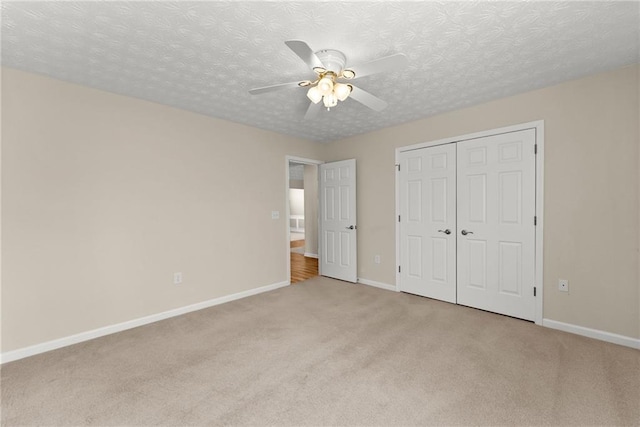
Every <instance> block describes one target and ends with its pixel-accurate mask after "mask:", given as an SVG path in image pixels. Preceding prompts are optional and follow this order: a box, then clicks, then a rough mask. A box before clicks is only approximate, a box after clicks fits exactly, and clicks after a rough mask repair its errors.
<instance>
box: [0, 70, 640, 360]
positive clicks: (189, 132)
mask: <svg viewBox="0 0 640 427" xmlns="http://www.w3.org/2000/svg"><path fill="white" fill-rule="evenodd" d="M639 82H640V79H639V76H638V67H631V68H625V69H621V70H617V71H613V72H610V73H606V74H601V75H597V76H593V77H589V78H585V79H581V80H576V81H572V82H568V83H564V84H561V85H558V86H555V87H551V88H546V89H542V90H538V91H534V92H530V93H526V94H522V95H518V96H515V97H510V98H505V99H501V100H498V101H494V102H490V103H487V104H483V105H479V106H476V107H472V108H468V109H464V110H459V111H455V112H451V113H447V114H442V115H439V116H436V117H432V118H429V119H425V120H420V121H416V122H412V123H407V124H404V125H401V126H396V127H392V128H387V129H383V130H380V131H377V132H373V133H369V134H366V135H361V136H357V137H354V138H349V139H346V140H343V141H337V142H335V143H332V144H329V145H321V144H313V143H309V142H305V141H302V140H299V139H296V138H293V137H287V136H283V135H278V134H275V133H271V132H266V131H261V130H258V129H254V128H251V127H247V126H242V125H239V124H235V123H230V122H226V121H223V120H217V119H213V118H208V117H205V116H201V115H197V114H193V113H189V112H185V111H181V110H177V109H173V108H170V107H166V106H162V105H158V104H153V103H149V102H145V101H141V100H136V99H132V98H127V97H123V96H119V95H114V94H109V93H105V92H101V91H97V90H93V89H88V88H84V87H80V86H76V85H71V84H67V83H64V82H60V81H56V80H52V79H48V78H44V77H40V76H36V75H33V74H28V73H23V72H20V71H16V70H11V69H2V90H3V93H2V105H1V108H2V110H1V112H2V151H3V152H2V159H1V162H2V163H1V164H2V181H1V185H2V218H1V221H2V267H3V268H2V290H1V294H2V302H1V303H2V315H1V321H2V329H1V330H2V351H3V352H6V351H11V350H14V349H18V348H22V347H25V346H28V345H32V344H37V343H42V342H45V341H48V340H52V339H56V338H61V337H65V336H68V335H71V334H75V333H79V332H84V331H88V330H91V329H95V328H98V327H102V326H107V325H111V324H114V323H118V322H123V321H127V320H131V319H136V318H139V317H142V316H145V315H149V314H155V313H158V312H162V311H165V310H169V309H172V308H176V307H182V306H185V305H188V304H192V303H196V302H201V301H205V300H208V299H211V298H216V297H219V296H224V295H229V294H232V293H235V292H240V291H243V290H247V289H252V288H256V287H259V286H263V285H268V284H272V283H278V282H281V281H284V280H286V277H287V272H286V271H285V268H286V262H285V260H283V259H282V257H283V255H284V254H285V253H287V248H288V242H287V241H286V238H285V224H286V223H285V221H286V220H287V218H286V217H285V213H286V209H285V192H284V191H283V189H284V188H286V187H285V186H286V182H285V172H284V167H283V165H284V162H283V159H284V158H285V156H286V155H293V156H299V157H305V158H325V159H328V160H339V159H346V158H356V159H357V161H358V204H359V206H358V214H359V218H358V235H359V242H358V243H359V260H358V261H359V276H360V277H361V278H365V279H369V280H375V281H379V282H383V283H389V284H394V283H395V259H394V258H395V222H394V219H395V212H394V209H395V194H394V191H395V189H394V183H395V172H394V150H395V148H396V147H400V146H405V145H410V144H414V143H418V142H425V141H430V140H435V139H439V138H444V137H450V136H456V135H462V134H466V133H471V132H476V131H481V130H487V129H491V128H497V127H502V126H509V125H513V124H517V123H522V122H529V121H533V120H539V119H543V120H545V126H546V134H545V138H546V142H545V144H546V153H545V169H546V170H545V254H544V261H545V276H544V279H545V300H544V303H545V312H544V315H545V318H549V319H553V320H558V321H562V322H568V323H572V324H576V325H581V326H585V327H590V328H595V329H601V330H605V331H610V332H614V333H619V334H622V335H626V336H630V337H640V312H639V306H640V292H639V284H638V282H639V280H638V279H639V275H640V254H639V252H638V247H639V245H640V229H639V227H638V224H639V222H640V211H639V208H638V201H639V198H640V176H639V174H638V167H639V165H640V152H639V151H640V150H638V145H639V144H638V139H639V138H638V135H639V133H640V123H639V119H638V117H639V114H640V112H639V109H638V97H639V95H640V86H639ZM390 108H392V106H391V107H390ZM231 176H232V177H233V182H234V186H233V188H229V186H228V185H227V183H228V182H230V177H231ZM237 177H241V179H240V181H241V182H238V179H237ZM238 188H244V189H246V190H244V191H238ZM272 210H279V211H280V213H281V215H280V219H279V220H271V211H272ZM255 235H260V236H262V237H261V239H258V240H256V239H254V238H253V236H255ZM274 247H279V248H282V251H280V250H275V251H274V250H273V248H274ZM375 254H380V255H381V257H382V259H381V261H382V262H381V264H375V263H374V262H373V256H374V255H375ZM247 259H251V260H252V266H251V268H250V269H249V268H246V264H245V263H246V260H247ZM176 271H181V272H182V273H183V275H184V283H183V284H182V285H180V286H175V285H173V284H172V274H173V272H176ZM560 277H562V278H567V279H569V280H570V288H571V292H569V293H568V294H562V293H559V292H558V291H557V279H558V278H560Z"/></svg>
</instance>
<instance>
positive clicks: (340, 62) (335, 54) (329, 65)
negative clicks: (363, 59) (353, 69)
mask: <svg viewBox="0 0 640 427" xmlns="http://www.w3.org/2000/svg"><path fill="white" fill-rule="evenodd" d="M316 56H317V57H318V59H319V60H320V61H321V62H322V64H323V65H324V67H325V69H326V70H327V71H332V72H334V73H335V74H340V72H341V71H342V70H343V69H344V66H345V64H346V63H347V57H346V56H344V53H342V52H340V51H339V50H333V49H325V50H319V51H318V52H316Z"/></svg>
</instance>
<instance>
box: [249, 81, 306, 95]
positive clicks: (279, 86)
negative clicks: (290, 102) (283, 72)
mask: <svg viewBox="0 0 640 427" xmlns="http://www.w3.org/2000/svg"><path fill="white" fill-rule="evenodd" d="M298 83H300V82H290V83H280V84H277V85H271V86H264V87H256V88H253V89H251V90H249V93H250V94H251V95H259V94H261V93H266V92H273V91H274V90H280V89H287V88H290V87H300V85H299V84H298Z"/></svg>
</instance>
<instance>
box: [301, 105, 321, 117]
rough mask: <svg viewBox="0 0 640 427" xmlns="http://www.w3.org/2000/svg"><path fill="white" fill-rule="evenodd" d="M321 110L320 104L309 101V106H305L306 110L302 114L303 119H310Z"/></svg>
mask: <svg viewBox="0 0 640 427" xmlns="http://www.w3.org/2000/svg"><path fill="white" fill-rule="evenodd" d="M320 110H322V104H321V103H320V102H318V103H317V104H314V103H313V102H310V103H309V108H307V112H306V114H305V115H304V119H305V120H311V119H314V118H316V117H317V116H318V113H319V112H320Z"/></svg>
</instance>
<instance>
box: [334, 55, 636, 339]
mask: <svg viewBox="0 0 640 427" xmlns="http://www.w3.org/2000/svg"><path fill="white" fill-rule="evenodd" d="M638 81H639V80H638V67H637V66H636V67H627V68H624V69H620V70H616V71H613V72H609V73H605V74H600V75H596V76H592V77H588V78H584V79H580V80H575V81H571V82H567V83H563V84H560V85H557V86H553V87H549V88H545V89H541V90H537V91H533V92H529V93H525V94H522V95H518V96H513V97H509V98H504V99H500V100H497V101H493V102H489V103H486V104H482V105H478V106H475V107H471V108H466V109H463V110H458V111H454V112H450V113H446V114H442V115H439V116H435V117H431V118H428V119H424V120H419V121H415V122H411V123H407V124H403V125H400V126H395V127H390V128H386V129H382V130H380V131H376V132H372V133H368V134H364V135H359V136H356V137H353V138H348V139H344V140H340V141H336V142H333V143H331V144H330V145H329V146H328V147H327V148H328V151H327V153H326V158H327V159H329V160H341V159H348V158H355V159H356V160H357V167H358V176H357V179H358V249H359V253H358V266H359V272H358V276H359V277H361V278H365V279H369V280H375V281H379V282H383V283H388V284H395V222H394V220H395V169H394V160H395V159H394V156H395V148H396V147H402V146H406V145H411V144H416V143H420V142H427V141H432V140H436V139H441V138H445V137H453V136H459V135H463V134H467V133H472V132H477V131H483V130H488V129H493V128H498V127H503V126H510V125H514V124H518V123H524V122H530V121H534V120H541V119H542V120H544V121H545V150H546V151H545V158H544V162H545V164H544V165H545V200H544V208H545V209H544V221H545V225H544V227H545V228H544V282H545V289H544V317H545V318H548V319H553V320H557V321H561V322H567V323H572V324H575V325H580V326H584V327H588V328H594V329H599V330H603V331H608V332H613V333H617V334H622V335H625V336H629V337H634V338H637V337H640V314H639V305H640V300H639V295H638V294H639V287H640V285H639V283H638V282H639V280H638V275H639V270H638V267H639V266H638V263H639V259H638V244H639V237H638V236H639V233H640V231H639V228H638V224H639V212H638V197H639V194H640V191H639V189H640V184H639V177H638V167H639V164H640V163H639V153H638V151H639V150H638V146H639V142H638V141H639V138H638V135H639V125H638V121H639V117H640V111H639V108H638ZM390 108H393V106H390ZM375 254H380V255H381V258H382V259H381V261H382V262H381V264H375V263H374V262H373V259H374V255H375ZM559 278H566V279H568V280H569V281H570V292H569V293H560V292H559V291H558V290H557V282H558V279H559Z"/></svg>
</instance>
